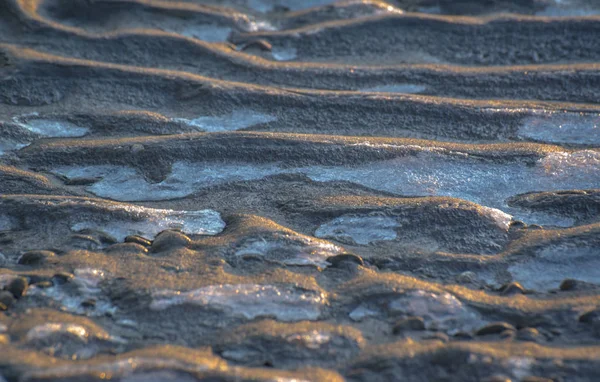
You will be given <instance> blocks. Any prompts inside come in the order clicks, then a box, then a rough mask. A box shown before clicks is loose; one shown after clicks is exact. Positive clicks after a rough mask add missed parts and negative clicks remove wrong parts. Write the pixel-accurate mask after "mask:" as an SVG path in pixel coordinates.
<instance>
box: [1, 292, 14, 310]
mask: <svg viewBox="0 0 600 382" xmlns="http://www.w3.org/2000/svg"><path fill="white" fill-rule="evenodd" d="M14 303H15V297H14V296H13V295H12V293H10V292H7V291H4V290H3V291H0V310H8V308H10V307H11V306H13V304H14Z"/></svg>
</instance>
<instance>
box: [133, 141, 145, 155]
mask: <svg viewBox="0 0 600 382" xmlns="http://www.w3.org/2000/svg"><path fill="white" fill-rule="evenodd" d="M144 148H145V147H144V145H142V144H139V143H135V144H134V145H132V146H131V152H132V153H134V154H135V153H139V152H140V151H143V150H144Z"/></svg>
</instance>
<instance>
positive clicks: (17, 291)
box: [5, 277, 29, 298]
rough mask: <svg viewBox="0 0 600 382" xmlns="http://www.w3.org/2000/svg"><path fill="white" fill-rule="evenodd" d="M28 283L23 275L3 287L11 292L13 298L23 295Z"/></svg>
mask: <svg viewBox="0 0 600 382" xmlns="http://www.w3.org/2000/svg"><path fill="white" fill-rule="evenodd" d="M28 285H29V284H28V282H27V279H26V278H25V277H17V278H16V279H14V280H12V281H11V282H10V283H9V284H8V285H7V286H6V288H5V289H6V290H7V291H9V292H10V293H12V294H13V296H15V298H21V296H23V295H24V294H25V292H26V291H27V286H28Z"/></svg>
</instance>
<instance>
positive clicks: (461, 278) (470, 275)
mask: <svg viewBox="0 0 600 382" xmlns="http://www.w3.org/2000/svg"><path fill="white" fill-rule="evenodd" d="M456 281H458V282H459V283H461V284H470V283H474V282H476V281H477V275H476V274H475V272H471V271H466V272H463V273H461V274H460V275H458V276H457V277H456Z"/></svg>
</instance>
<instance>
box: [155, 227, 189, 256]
mask: <svg viewBox="0 0 600 382" xmlns="http://www.w3.org/2000/svg"><path fill="white" fill-rule="evenodd" d="M191 242H192V241H191V240H190V238H189V237H187V236H186V235H184V234H183V233H181V232H177V231H162V232H161V233H159V234H158V236H156V239H154V241H153V242H152V246H151V247H150V251H151V252H154V253H156V252H163V251H169V250H173V249H178V248H182V247H187V246H188V245H190V243H191Z"/></svg>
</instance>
